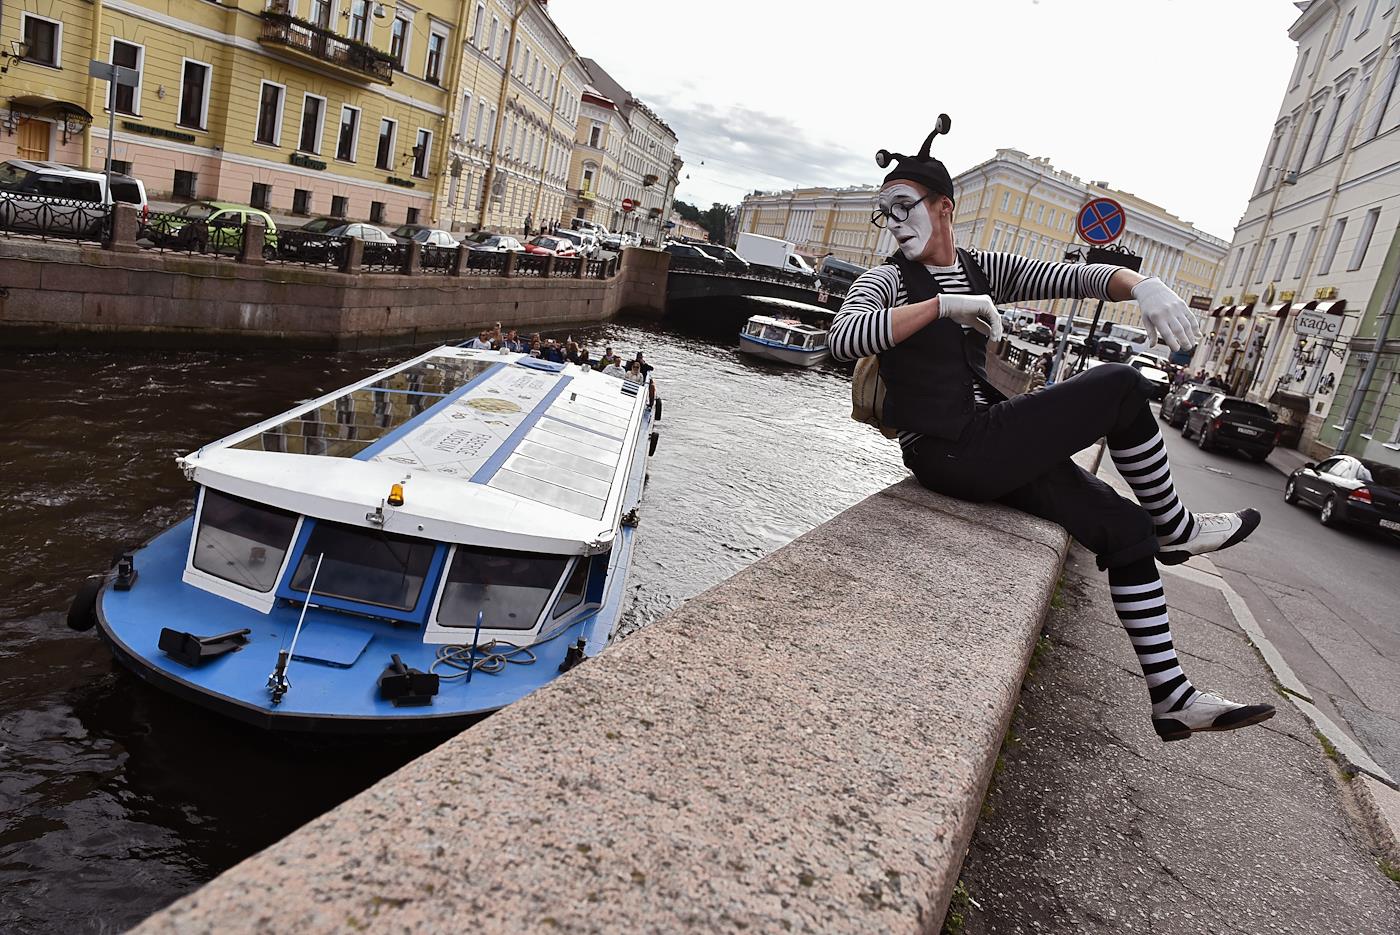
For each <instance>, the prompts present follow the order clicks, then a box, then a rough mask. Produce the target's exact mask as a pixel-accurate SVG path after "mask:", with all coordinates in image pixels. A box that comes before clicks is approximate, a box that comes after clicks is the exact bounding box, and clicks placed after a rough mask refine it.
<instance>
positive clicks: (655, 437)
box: [647, 432, 661, 458]
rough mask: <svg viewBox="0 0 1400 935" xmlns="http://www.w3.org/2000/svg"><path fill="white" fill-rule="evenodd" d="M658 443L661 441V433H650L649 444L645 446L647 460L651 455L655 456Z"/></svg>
mask: <svg viewBox="0 0 1400 935" xmlns="http://www.w3.org/2000/svg"><path fill="white" fill-rule="evenodd" d="M659 441H661V433H660V432H652V433H651V441H650V442H649V443H648V445H647V457H648V458H650V457H651V456H652V455H654V454H656V443H657V442H659Z"/></svg>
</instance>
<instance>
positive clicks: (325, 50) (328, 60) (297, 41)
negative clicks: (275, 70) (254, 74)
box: [258, 8, 394, 84]
mask: <svg viewBox="0 0 1400 935" xmlns="http://www.w3.org/2000/svg"><path fill="white" fill-rule="evenodd" d="M262 19H263V28H262V35H260V36H259V37H258V41H259V42H261V43H262V44H263V45H268V46H280V47H282V48H284V49H286V50H287V51H289V52H292V53H293V54H295V55H297V56H300V57H304V58H307V59H311V60H315V61H316V62H319V63H321V64H324V65H329V66H331V67H332V68H335V69H336V70H337V71H340V72H343V73H345V74H347V75H350V76H352V77H354V78H359V79H361V80H364V79H368V80H370V81H374V82H378V83H380V84H393V81H394V59H393V57H392V56H390V55H389V54H388V53H386V52H381V51H379V50H378V49H376V48H374V47H373V46H369V45H366V44H365V43H363V42H357V41H355V40H354V39H347V38H346V37H344V36H340V35H337V34H336V33H334V32H332V31H331V30H329V29H325V28H323V27H321V26H317V25H315V24H313V23H308V22H307V21H305V20H302V19H297V18H296V17H295V16H292V15H291V14H289V13H286V12H283V11H281V10H277V9H275V8H274V9H271V10H265V11H264V12H263V14H262Z"/></svg>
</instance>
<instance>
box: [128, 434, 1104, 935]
mask: <svg viewBox="0 0 1400 935" xmlns="http://www.w3.org/2000/svg"><path fill="white" fill-rule="evenodd" d="M1093 460H1096V458H1095V459H1093ZM1086 466H1089V467H1091V468H1092V466H1093V465H1092V464H1087V463H1086ZM643 521H645V519H643ZM1065 549H1066V538H1065V534H1064V532H1063V531H1062V530H1061V529H1060V528H1059V527H1058V526H1055V525H1053V524H1051V523H1048V522H1045V521H1043V520H1039V519H1035V518H1033V517H1030V516H1027V515H1026V514H1023V513H1019V512H1017V511H1014V510H1011V509H1007V508H1004V507H1000V506H996V505H974V504H968V503H964V502H961V501H957V500H951V499H949V498H946V497H942V496H938V495H936V494H933V493H930V492H929V491H926V490H924V489H923V488H921V487H919V486H918V485H916V484H914V483H913V482H912V481H906V482H904V483H900V484H896V485H894V486H892V487H890V488H888V489H886V490H885V491H883V492H881V493H878V494H876V495H874V496H871V497H869V498H868V499H866V500H865V501H864V502H862V503H860V504H857V505H856V506H855V507H852V508H851V509H849V510H847V511H846V512H844V513H842V514H841V515H840V516H837V517H836V518H835V519H833V520H831V521H830V522H828V523H826V524H824V525H822V526H820V527H818V528H817V529H814V530H812V531H811V532H809V533H807V534H806V535H804V536H802V537H801V538H799V539H797V540H796V541H794V542H792V543H791V544H789V545H787V546H785V547H784V548H782V549H779V550H778V551H776V552H774V553H772V554H771V555H769V556H767V557H766V558H764V559H762V560H761V561H759V562H757V563H755V564H754V565H752V566H750V567H749V568H747V569H745V570H744V571H742V572H740V573H739V574H738V575H736V576H735V577H733V578H731V579H730V580H728V581H726V582H724V583H722V584H720V585H718V586H716V587H714V588H712V589H711V590H709V591H707V592H705V593H703V594H701V595H699V596H698V597H695V598H693V599H691V600H690V601H689V602H687V603H686V604H685V606H683V607H681V608H680V609H679V610H677V611H675V612H673V613H671V614H669V615H668V616H666V617H664V618H663V619H661V620H659V621H657V622H656V623H654V624H652V625H651V626H649V627H647V628H645V629H643V630H641V631H640V632H638V633H636V634H635V635H633V636H631V637H629V638H628V639H626V640H625V641H623V642H622V643H620V644H618V645H616V646H614V647H612V648H610V649H608V650H607V651H606V652H604V653H603V654H602V655H600V656H598V657H597V658H595V659H593V660H591V661H589V662H588V663H586V664H585V665H582V666H579V667H578V668H576V669H574V670H572V671H570V672H569V673H567V674H566V675H564V676H562V677H560V678H559V680H557V681H556V682H554V683H552V684H551V685H549V686H548V687H546V688H544V689H543V690H541V691H539V692H536V693H535V694H534V695H531V696H529V697H527V698H525V699H524V700H522V701H520V702H517V703H516V704H514V705H512V706H510V707H509V708H506V709H505V710H503V711H500V712H498V713H496V714H494V715H492V716H491V717H490V718H488V719H486V720H485V721H483V722H482V723H480V724H477V725H476V726H474V727H472V728H470V729H468V730H466V731H465V732H463V733H461V734H459V735H458V736H456V737H455V738H453V739H451V740H449V741H447V742H445V743H444V744H442V745H441V746H439V747H437V748H436V749H434V750H433V751H432V752H430V753H428V754H426V755H425V756H423V757H422V758H420V759H418V760H416V761H414V762H413V763H410V764H409V765H407V766H405V767H404V768H403V769H401V770H399V771H398V772H396V773H394V774H393V775H391V776H389V777H387V778H385V779H383V780H381V781H380V782H379V783H377V784H376V785H374V786H372V787H371V788H369V789H368V790H366V791H365V792H363V793H361V794H360V795H358V796H356V797H355V798H353V799H351V800H350V801H348V802H346V803H344V804H343V805H341V806H339V807H338V808H336V809H334V810H332V811H331V812H329V813H328V814H326V815H324V816H322V817H321V818H319V819H317V820H315V821H313V822H311V823H310V824H308V825H307V826H305V827H304V828H302V829H300V830H298V831H297V832H295V833H294V834H292V835H291V836H290V837H288V838H287V839H285V840H283V841H281V842H279V843H277V844H275V845H273V846H272V847H270V848H268V849H267V850H265V851H264V852H262V853H261V854H258V855H256V856H254V857H252V858H250V859H248V860H246V861H244V862H243V863H241V864H239V865H238V866H236V867H234V868H233V869H231V870H229V871H228V872H226V873H225V874H223V875H222V876H220V877H218V878H217V879H215V880H214V881H212V882H211V883H209V884H208V885H206V886H205V887H204V888H202V889H200V890H198V891H197V892H195V893H193V894H191V895H189V896H186V897H185V898H183V899H181V900H180V901H178V902H176V903H175V904H174V905H173V906H171V907H170V908H168V909H166V910H165V911H163V912H161V913H158V914H157V915H155V916H153V917H152V918H150V919H149V920H147V921H146V922H145V923H144V924H143V925H142V926H141V927H140V928H138V929H137V931H140V932H145V933H154V932H177V933H186V935H187V933H196V932H208V933H215V932H217V933H229V932H257V931H272V930H278V931H295V932H335V931H352V930H355V931H358V930H366V929H368V930H372V931H385V932H388V931H438V930H441V929H443V928H444V927H446V928H461V929H470V930H473V931H489V932H543V931H569V932H697V933H699V932H704V933H709V932H728V931H738V930H744V931H750V932H783V931H792V932H836V931H841V932H853V931H867V932H931V931H937V929H938V927H939V924H940V922H941V921H942V919H943V916H944V913H945V911H946V909H947V905H948V901H949V897H950V895H951V893H952V890H953V887H954V886H955V885H956V881H957V879H958V872H959V868H960V867H961V864H962V860H963V855H964V852H965V849H966V847H967V843H968V840H969V838H970V835H971V833H972V829H973V826H974V825H975V823H976V821H977V819H978V816H979V813H980V808H981V803H982V797H983V794H984V792H985V791H986V787H987V783H988V781H989V779H990V777H991V774H992V769H993V766H994V764H995V762H996V758H997V754H998V750H999V748H1000V745H1001V742H1002V738H1003V736H1004V734H1005V731H1006V727H1007V725H1008V723H1009V720H1010V718H1011V715H1012V711H1013V708H1014V706H1015V704H1016V701H1017V698H1018V694H1019V690H1020V685H1021V682H1022V679H1023V678H1024V676H1025V673H1026V669H1027V666H1028V664H1029V661H1030V658H1031V654H1032V650H1033V648H1034V646H1035V643H1036V639H1037V636H1038V634H1039V631H1040V627H1041V623H1042V620H1043V618H1044V616H1045V614H1046V611H1047V607H1048V605H1049V601H1050V596H1051V594H1052V593H1053V591H1054V588H1055V584H1056V581H1057V580H1058V577H1059V574H1060V568H1061V562H1062V560H1063V557H1064V553H1065ZM454 690H455V689H454Z"/></svg>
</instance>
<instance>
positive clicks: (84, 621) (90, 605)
mask: <svg viewBox="0 0 1400 935" xmlns="http://www.w3.org/2000/svg"><path fill="white" fill-rule="evenodd" d="M101 590H102V579H101V578H90V579H88V580H87V581H84V582H83V583H82V585H80V586H79V587H78V593H77V594H75V595H73V603H72V604H70V605H69V606H68V629H70V630H77V631H78V632H79V633H81V632H83V631H85V630H91V629H92V628H93V626H94V625H96V623H97V595H98V593H99V592H100V591H101Z"/></svg>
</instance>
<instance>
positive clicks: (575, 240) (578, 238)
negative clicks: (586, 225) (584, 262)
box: [552, 230, 598, 259]
mask: <svg viewBox="0 0 1400 935" xmlns="http://www.w3.org/2000/svg"><path fill="white" fill-rule="evenodd" d="M552 236H555V237H562V238H564V239H565V240H567V241H569V242H570V243H572V244H573V245H574V250H575V251H576V252H577V253H578V255H579V256H585V257H588V258H589V259H592V257H593V255H594V254H595V253H597V252H598V240H597V238H596V237H594V236H593V235H592V234H590V233H588V232H586V231H579V230H569V231H556V232H555V233H554V234H553V235H552Z"/></svg>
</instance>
